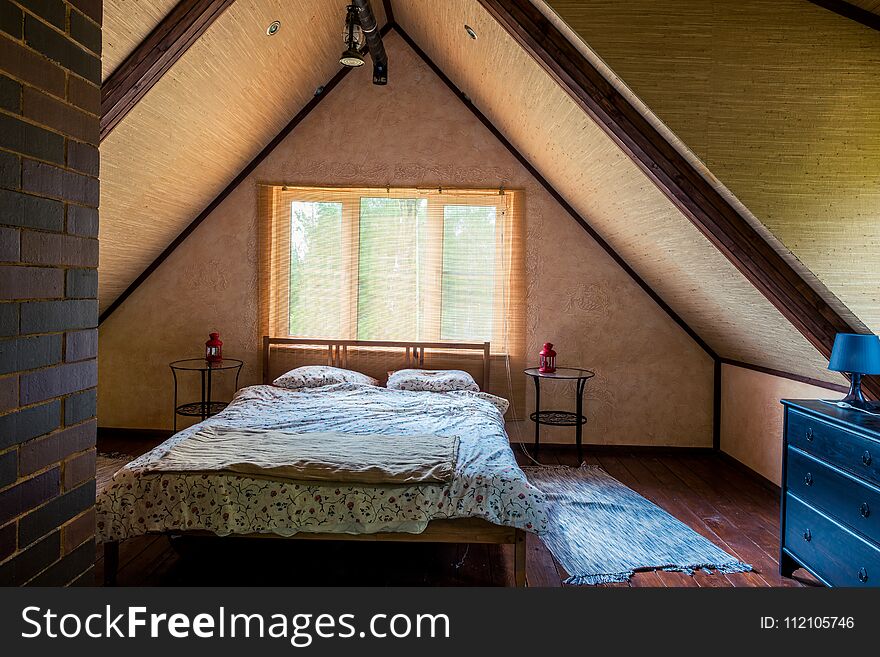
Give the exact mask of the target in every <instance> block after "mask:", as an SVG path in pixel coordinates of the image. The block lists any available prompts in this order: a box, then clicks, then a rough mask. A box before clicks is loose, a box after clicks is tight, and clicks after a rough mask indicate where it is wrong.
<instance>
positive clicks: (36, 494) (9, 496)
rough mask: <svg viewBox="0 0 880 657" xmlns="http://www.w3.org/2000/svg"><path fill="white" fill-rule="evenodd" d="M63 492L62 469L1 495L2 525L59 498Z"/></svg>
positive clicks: (9, 489)
mask: <svg viewBox="0 0 880 657" xmlns="http://www.w3.org/2000/svg"><path fill="white" fill-rule="evenodd" d="M60 490H61V469H60V468H53V469H51V470H49V471H48V472H44V473H42V474H39V475H37V476H36V477H33V478H31V479H27V480H25V481H19V482H18V483H17V484H16V485H15V486H12V487H10V488H7V489H5V490H4V491H3V492H2V493H0V524H2V523H4V522H6V521H7V520H12V519H13V518H15V517H16V516H20V515H21V514H22V513H23V512H25V511H28V510H30V509H34V508H36V507H38V506H39V505H40V504H42V503H43V502H45V501H46V500H50V499H52V498H53V497H58V493H59V492H60Z"/></svg>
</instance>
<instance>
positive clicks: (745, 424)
mask: <svg viewBox="0 0 880 657" xmlns="http://www.w3.org/2000/svg"><path fill="white" fill-rule="evenodd" d="M842 397H843V394H842V393H839V392H835V391H833V390H828V389H826V388H819V387H817V386H813V385H809V384H806V383H800V382H798V381H791V380H789V379H783V378H780V377H778V376H772V375H770V374H764V373H762V372H755V371H754V370H749V369H745V368H742V367H736V366H734V365H722V366H721V449H722V451H724V452H727V453H728V454H730V455H731V456H733V457H734V458H735V459H736V460H738V461H740V462H741V463H744V464H745V465H747V466H749V467H750V468H751V469H752V470H755V471H756V472H758V473H759V474H761V475H762V476H764V477H765V478H766V479H769V480H770V481H772V482H774V483H776V484H778V483H779V482H780V477H781V474H782V420H783V407H782V404H780V403H779V402H780V400H781V399H840V398H842Z"/></svg>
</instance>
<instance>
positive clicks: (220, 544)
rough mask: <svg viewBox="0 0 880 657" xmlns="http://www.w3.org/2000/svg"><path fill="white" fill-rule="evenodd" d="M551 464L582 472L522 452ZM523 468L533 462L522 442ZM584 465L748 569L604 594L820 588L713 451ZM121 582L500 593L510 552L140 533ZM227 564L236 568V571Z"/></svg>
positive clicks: (762, 506)
mask: <svg viewBox="0 0 880 657" xmlns="http://www.w3.org/2000/svg"><path fill="white" fill-rule="evenodd" d="M153 446H154V444H151V443H150V442H149V441H137V442H134V443H129V442H126V441H123V440H112V439H104V440H99V445H98V449H99V451H101V452H123V453H128V454H131V456H137V455H139V454H141V453H143V452H145V451H147V450H149V449H150V448H152V447H153ZM527 450H528V454H529V455H530V456H531V457H533V458H535V459H536V460H537V461H539V462H540V463H542V464H545V465H568V466H577V465H579V461H578V458H577V454H576V452H575V451H574V450H573V449H571V448H567V447H565V448H563V447H558V446H542V447H541V448H540V449H539V450H538V451H535V450H534V446H533V445H527ZM514 452H515V454H516V456H517V460H518V461H519V462H520V464H521V465H534V463H533V462H532V460H531V459H530V458H529V456H527V455H526V454H525V453H524V452H523V451H522V450H521V449H520V448H519V447H518V446H514ZM583 462H585V463H587V464H589V465H598V466H600V467H602V468H603V469H605V470H606V471H607V472H608V473H609V474H610V475H611V476H613V477H615V478H616V479H618V480H619V481H621V482H622V483H624V484H626V485H627V486H629V487H630V488H632V489H633V490H635V491H636V492H638V493H639V494H641V495H643V496H645V497H646V498H647V499H649V500H650V501H652V502H653V503H655V504H657V505H658V506H660V507H661V508H663V509H665V510H666V511H668V512H669V513H670V514H672V515H673V516H675V517H676V518H678V519H679V520H681V521H682V522H684V523H685V524H687V525H688V526H689V527H691V528H692V529H693V530H694V531H696V532H697V533H699V534H701V535H702V536H705V537H706V538H707V539H709V540H710V541H712V542H713V543H715V544H716V545H718V546H719V547H721V548H722V549H724V550H726V551H728V552H730V553H731V554H733V555H735V556H736V557H737V558H739V559H741V560H743V561H746V562H748V563H751V564H752V565H753V566H754V568H755V571H754V572H751V573H731V574H727V575H722V574H709V573H705V572H697V573H695V574H694V575H693V576H690V575H687V574H685V573H674V572H662V571H648V572H639V573H636V574H635V575H634V576H633V578H632V580H631V581H630V582H629V583H623V584H609V585H606V586H609V587H613V586H632V587H713V588H714V587H730V586H751V587H754V586H804V585H813V586H814V585H816V582H815V580H814V579H813V578H812V577H810V576H809V575H807V574H806V573H805V572H804V571H802V570H801V571H798V572H797V573H796V575H797V577H796V578H795V579H790V578H783V577H780V576H779V574H778V570H777V569H778V564H777V560H778V548H779V538H778V531H779V500H778V493H777V492H775V491H774V490H773V489H772V487H770V486H768V485H767V484H766V482H763V481H761V480H760V479H759V478H758V477H757V476H755V477H754V478H752V477H750V475H749V473H747V472H745V471H744V470H742V469H741V468H739V467H737V466H736V465H735V464H731V463H730V462H728V461H726V460H725V459H724V458H722V457H720V456H718V455H715V454H711V453H706V454H694V453H692V452H684V451H676V450H674V449H670V450H668V451H656V452H643V451H641V450H637V449H628V448H621V449H614V450H607V449H603V450H601V451H597V452H595V453H592V452H590V451H589V450H585V453H584V457H583ZM526 550H527V554H528V562H527V580H528V582H529V585H530V586H541V587H558V586H562V582H563V580H565V579H566V578H567V577H568V573H566V572H565V569H564V568H563V567H562V566H561V565H560V564H559V563H558V562H557V561H556V560H555V559H554V558H553V556H552V554H550V551H549V550H548V549H547V547H546V545H544V543H543V541H541V539H540V538H538V537H537V536H534V535H532V534H529V535H528V540H527V543H526ZM97 556H98V559H97V563H96V568H95V576H96V581H97V582H101V581H103V570H104V569H103V566H104V564H103V550H102V549H101V548H100V547H99V548H98V555H97ZM119 559H120V568H119V575H118V582H119V584H120V585H126V586H135V585H141V586H169V585H175V586H195V585H202V586H216V585H233V586H235V585H270V586H271V585H298V586H307V585H318V586H320V585H324V586H331V585H335V586H346V585H349V586H351V585H358V586H360V585H374V586H505V585H508V584H509V583H511V581H512V578H513V549H512V546H499V545H478V544H474V545H432V544H427V543H424V544H419V543H409V544H406V543H395V544H389V543H346V542H312V541H302V542H300V541H260V540H248V539H214V538H190V539H177V540H175V541H171V540H169V539H168V538H167V537H165V536H148V537H147V536H145V537H138V538H135V539H131V540H128V541H125V542H123V543H122V544H121V546H120V555H119ZM230 564H235V567H231V566H230Z"/></svg>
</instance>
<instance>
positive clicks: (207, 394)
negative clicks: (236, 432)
mask: <svg viewBox="0 0 880 657" xmlns="http://www.w3.org/2000/svg"><path fill="white" fill-rule="evenodd" d="M242 365H244V362H243V361H240V360H236V359H235V358H224V359H223V360H222V361H220V362H218V363H209V362H208V361H206V360H205V359H204V358H186V359H184V360H176V361H174V362H173V363H169V366H170V367H171V375H172V376H173V377H174V431H175V433H176V432H177V416H178V415H183V416H186V417H197V418H200V419H202V420H206V419H208V418H209V417H211V416H212V415H216V414H217V413H219V412H220V411H222V410H223V409H224V408H226V406H227V405H228V403H229V402H221V401H213V400H212V399H211V383H212V382H211V379H212V376H213V374H214V372H229V373H231V372H233V371H234V372H235V389H236V390H238V375H239V374H241V367H242ZM181 372H198V373H199V374H200V375H201V379H202V398H201V399H200V400H199V401H197V402H187V403H185V404H178V403H177V375H178V374H179V373H181Z"/></svg>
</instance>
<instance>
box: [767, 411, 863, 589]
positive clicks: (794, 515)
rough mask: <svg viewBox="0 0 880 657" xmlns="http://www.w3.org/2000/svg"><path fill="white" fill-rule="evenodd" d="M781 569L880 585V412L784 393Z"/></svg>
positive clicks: (833, 581)
mask: <svg viewBox="0 0 880 657" xmlns="http://www.w3.org/2000/svg"><path fill="white" fill-rule="evenodd" d="M782 403H783V405H784V406H785V429H784V434H785V438H784V441H785V442H784V445H783V454H782V504H781V511H782V515H781V528H780V529H781V531H780V533H781V550H780V559H779V571H780V573H781V574H782V575H783V576H791V574H792V572H794V571H795V570H796V569H797V568H799V567H801V566H802V567H804V568H806V569H807V570H808V571H810V572H811V573H812V574H813V575H815V576H816V577H817V578H818V579H819V580H821V581H822V582H823V583H825V584H827V585H828V586H880V417H873V416H871V415H867V414H865V413H860V412H858V411H852V410H845V409H841V408H837V407H836V406H833V405H831V404H826V403H824V402H821V401H818V400H789V399H784V400H782Z"/></svg>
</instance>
